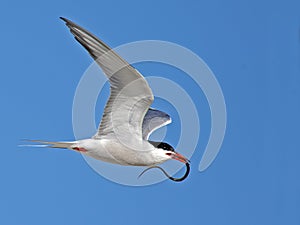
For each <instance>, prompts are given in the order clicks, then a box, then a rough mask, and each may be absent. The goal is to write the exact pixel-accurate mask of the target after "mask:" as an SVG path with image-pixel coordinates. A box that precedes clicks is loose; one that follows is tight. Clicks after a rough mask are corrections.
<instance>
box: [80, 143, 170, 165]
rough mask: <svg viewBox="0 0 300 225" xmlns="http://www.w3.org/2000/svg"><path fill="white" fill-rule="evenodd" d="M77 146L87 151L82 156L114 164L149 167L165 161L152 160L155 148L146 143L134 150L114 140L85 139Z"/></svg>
mask: <svg viewBox="0 0 300 225" xmlns="http://www.w3.org/2000/svg"><path fill="white" fill-rule="evenodd" d="M78 144H79V145H81V146H82V147H84V148H85V149H86V150H87V151H86V152H84V153H83V154H86V155H88V156H90V157H93V158H95V159H97V160H101V161H104V162H109V163H114V164H120V165H132V166H151V165H155V164H159V163H162V162H164V161H166V160H165V159H161V160H159V159H156V158H154V157H153V151H155V148H154V147H153V146H152V145H151V144H149V143H147V142H146V143H143V145H141V146H140V148H139V147H138V146H135V148H134V149H135V150H133V149H131V148H128V147H127V146H125V145H123V144H121V143H119V142H118V141H116V140H107V139H99V140H96V139H86V140H81V141H79V143H78ZM145 145H146V146H145ZM145 149H147V150H145Z"/></svg>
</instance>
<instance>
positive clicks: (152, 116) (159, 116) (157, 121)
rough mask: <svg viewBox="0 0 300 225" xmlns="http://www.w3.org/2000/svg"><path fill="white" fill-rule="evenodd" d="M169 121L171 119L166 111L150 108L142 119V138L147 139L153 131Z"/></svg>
mask: <svg viewBox="0 0 300 225" xmlns="http://www.w3.org/2000/svg"><path fill="white" fill-rule="evenodd" d="M171 122H172V119H171V117H170V116H169V115H168V114H167V113H164V112H162V111H159V110H156V109H151V108H150V109H149V110H148V111H147V113H146V115H145V117H144V121H143V139H144V140H148V139H149V136H150V134H151V133H152V132H153V131H155V130H157V129H158V128H161V127H163V126H165V125H167V124H169V123H171Z"/></svg>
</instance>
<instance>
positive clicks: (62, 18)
mask: <svg viewBox="0 0 300 225" xmlns="http://www.w3.org/2000/svg"><path fill="white" fill-rule="evenodd" d="M59 19H61V20H63V21H65V22H66V23H67V22H68V19H66V18H65V17H62V16H60V17H59Z"/></svg>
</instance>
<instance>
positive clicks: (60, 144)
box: [19, 140, 76, 149]
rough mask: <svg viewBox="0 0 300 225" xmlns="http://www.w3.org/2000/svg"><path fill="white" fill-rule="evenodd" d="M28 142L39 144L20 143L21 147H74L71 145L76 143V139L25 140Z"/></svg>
mask: <svg viewBox="0 0 300 225" xmlns="http://www.w3.org/2000/svg"><path fill="white" fill-rule="evenodd" d="M24 141H28V142H35V143H39V144H31V145H30V144H29V145H28V144H25V145H19V146H20V147H39V148H67V149H72V147H71V146H73V145H74V144H76V141H70V142H67V141H59V142H53V141H42V140H24Z"/></svg>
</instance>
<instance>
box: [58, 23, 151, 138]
mask: <svg viewBox="0 0 300 225" xmlns="http://www.w3.org/2000/svg"><path fill="white" fill-rule="evenodd" d="M61 19H62V20H64V21H65V22H66V25H67V26H68V27H69V28H70V31H71V33H72V34H73V35H74V37H75V39H76V40H77V41H78V42H79V43H80V44H81V45H82V46H83V47H84V48H85V49H86V50H87V51H88V53H89V54H90V55H91V56H92V57H93V58H94V60H95V61H96V62H97V64H98V65H99V66H100V67H101V68H102V70H103V72H104V73H105V75H106V76H107V78H108V79H109V82H110V97H109V100H108V102H107V104H106V106H105V110H104V114H103V117H102V120H101V123H100V125H99V128H98V132H97V133H96V134H95V136H94V137H93V138H95V139H98V138H100V136H107V135H116V134H119V136H121V137H122V136H124V134H127V136H126V137H128V132H130V133H131V134H133V133H135V134H136V135H137V136H135V137H138V138H140V139H142V121H143V118H144V116H145V114H146V112H147V110H148V108H149V106H150V105H151V103H152V102H153V94H152V91H151V89H150V88H149V86H148V83H147V81H146V80H145V79H144V78H143V76H142V75H141V74H140V73H139V72H138V71H137V70H136V69H134V68H133V67H132V66H131V65H129V64H128V63H127V62H126V61H125V60H124V59H122V58H121V57H120V56H119V55H118V54H117V53H115V52H114V51H113V50H112V49H111V48H110V47H108V46H107V45H106V44H105V43H103V42H102V41H101V40H99V39H98V38H97V37H96V36H94V35H93V34H91V33H89V32H88V31H86V30H85V29H83V28H82V27H80V26H78V25H77V24H75V23H73V22H72V21H70V20H68V19H65V18H61Z"/></svg>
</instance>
